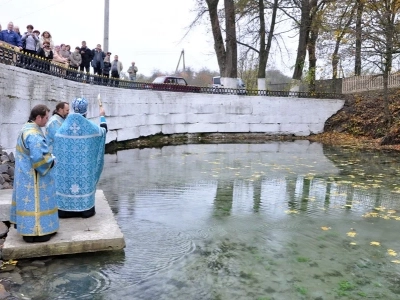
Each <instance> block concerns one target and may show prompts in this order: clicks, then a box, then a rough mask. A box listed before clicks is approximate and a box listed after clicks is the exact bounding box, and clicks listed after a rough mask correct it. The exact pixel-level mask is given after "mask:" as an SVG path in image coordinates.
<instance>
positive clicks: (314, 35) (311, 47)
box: [308, 26, 318, 92]
mask: <svg viewBox="0 0 400 300" xmlns="http://www.w3.org/2000/svg"><path fill="white" fill-rule="evenodd" d="M314 27H315V28H314V29H313V30H311V31H310V41H309V43H308V61H309V67H308V75H309V80H310V81H309V91H310V92H315V71H316V68H317V56H316V55H315V53H316V51H315V47H316V43H317V39H318V27H317V26H314Z"/></svg>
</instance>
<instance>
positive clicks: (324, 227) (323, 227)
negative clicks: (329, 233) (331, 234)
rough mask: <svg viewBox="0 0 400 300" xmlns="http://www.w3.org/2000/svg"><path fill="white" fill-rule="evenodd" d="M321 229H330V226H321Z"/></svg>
mask: <svg viewBox="0 0 400 300" xmlns="http://www.w3.org/2000/svg"><path fill="white" fill-rule="evenodd" d="M321 229H322V230H329V229H331V228H330V227H326V226H322V227H321Z"/></svg>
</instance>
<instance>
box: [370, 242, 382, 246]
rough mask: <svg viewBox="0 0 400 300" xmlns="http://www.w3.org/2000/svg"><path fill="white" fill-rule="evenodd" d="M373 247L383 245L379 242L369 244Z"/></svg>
mask: <svg viewBox="0 0 400 300" xmlns="http://www.w3.org/2000/svg"><path fill="white" fill-rule="evenodd" d="M369 244H370V245H371V246H380V245H381V243H379V242H371V243H369Z"/></svg>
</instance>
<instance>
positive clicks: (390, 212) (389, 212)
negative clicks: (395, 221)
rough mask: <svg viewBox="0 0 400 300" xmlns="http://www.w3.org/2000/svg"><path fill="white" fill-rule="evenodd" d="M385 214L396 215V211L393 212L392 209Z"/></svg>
mask: <svg viewBox="0 0 400 300" xmlns="http://www.w3.org/2000/svg"><path fill="white" fill-rule="evenodd" d="M387 213H388V214H395V213H396V211H395V210H393V209H391V210H388V211H387Z"/></svg>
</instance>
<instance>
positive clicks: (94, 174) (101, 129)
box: [53, 98, 107, 218]
mask: <svg viewBox="0 0 400 300" xmlns="http://www.w3.org/2000/svg"><path fill="white" fill-rule="evenodd" d="M71 106H72V111H73V113H70V114H69V115H68V117H67V118H66V119H65V121H64V122H63V124H62V125H61V127H60V128H59V129H58V130H57V132H56V134H55V138H54V146H53V153H54V155H55V157H56V158H57V168H56V170H55V171H56V172H55V173H56V185H55V186H56V199H57V203H58V216H59V217H60V218H71V217H82V218H89V217H92V216H94V215H95V213H96V209H95V194H96V185H97V182H98V181H99V179H100V175H101V172H102V170H103V164H104V150H105V141H106V133H107V124H106V120H105V117H104V116H105V112H104V109H103V107H102V106H101V107H100V126H99V125H97V124H95V123H93V122H92V121H89V120H88V119H86V114H87V109H88V102H87V100H86V99H85V98H77V99H75V100H74V101H73V102H72V105H71Z"/></svg>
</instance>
